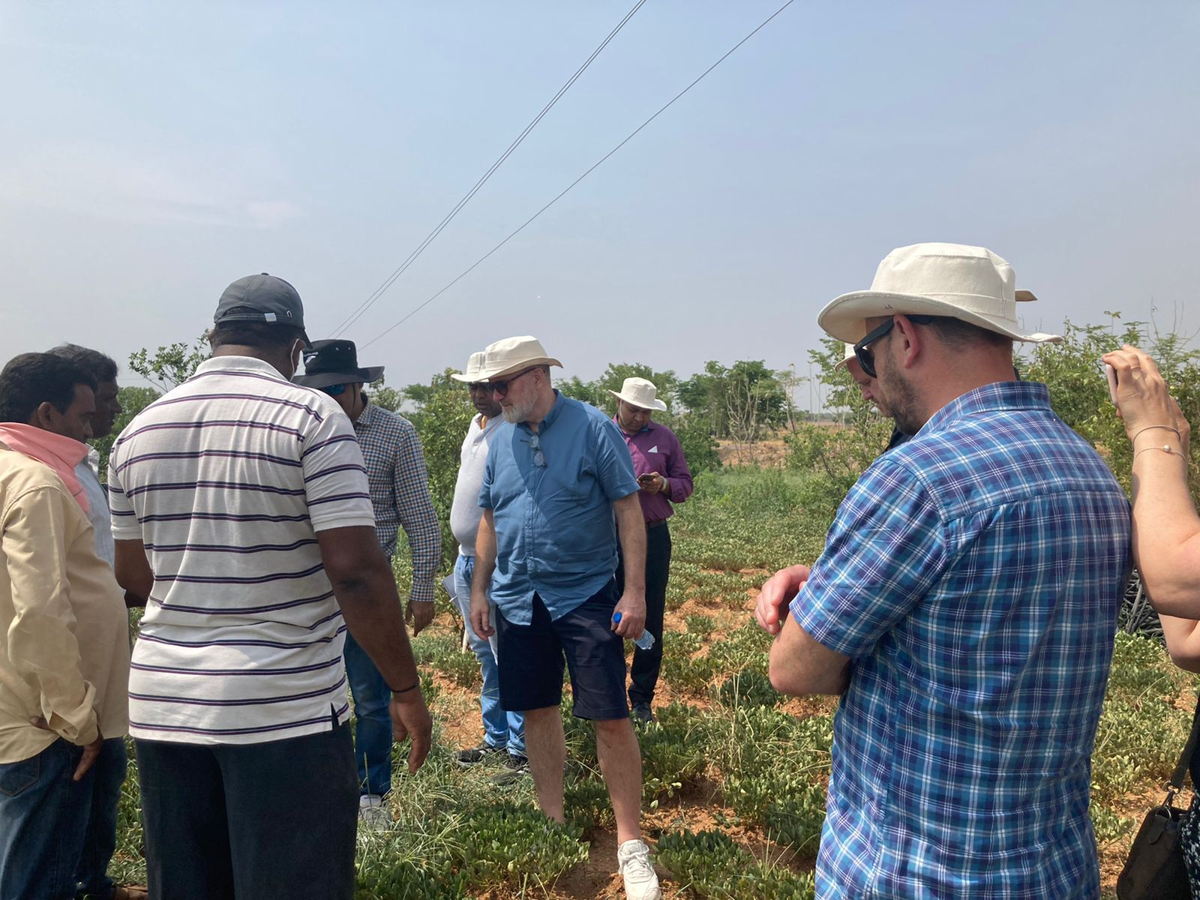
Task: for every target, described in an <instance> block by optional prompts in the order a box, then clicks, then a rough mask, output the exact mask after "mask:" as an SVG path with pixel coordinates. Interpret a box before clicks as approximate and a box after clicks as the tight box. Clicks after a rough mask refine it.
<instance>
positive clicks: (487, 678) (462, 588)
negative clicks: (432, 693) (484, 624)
mask: <svg viewBox="0 0 1200 900" xmlns="http://www.w3.org/2000/svg"><path fill="white" fill-rule="evenodd" d="M474 574H475V557H473V556H461V555H460V556H459V557H458V561H457V562H455V564H454V602H455V603H456V604H457V605H458V608H459V611H460V612H461V613H462V614H463V620H464V621H465V622H466V623H467V642H468V643H469V644H470V645H471V650H472V652H474V654H475V658H476V659H478V660H479V672H480V674H481V675H482V676H483V691H482V692H481V693H480V695H479V706H480V708H481V709H482V711H483V734H484V740H485V741H486V742H487V744H488V746H490V747H507V748H508V752H509V753H513V754H516V755H519V756H524V755H525V715H524V714H523V713H519V712H511V713H510V712H505V711H504V708H503V707H502V706H501V705H500V670H499V668H498V667H497V665H496V646H495V645H496V638H495V637H494V636H493V637H492V638H491V640H488V639H486V638H481V637H480V636H479V635H477V634H476V633H475V629H474V628H472V627H471V578H472V576H474ZM492 610H493V612H492V616H493V619H492V624H493V627H494V626H495V607H494V606H493V607H492Z"/></svg>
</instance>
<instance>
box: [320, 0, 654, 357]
mask: <svg viewBox="0 0 1200 900" xmlns="http://www.w3.org/2000/svg"><path fill="white" fill-rule="evenodd" d="M645 4H646V0H638V2H637V3H635V4H634V5H633V7H632V8H631V9H630V10H629V12H627V13H625V16H624V18H622V19H621V21H620V22H618V23H617V24H616V26H615V27H614V28H613V30H612V31H610V32H609V33H608V35H607V36H606V37H605V38H604V40H602V41H601V42H600V45H599V46H598V47H597V48H596V49H595V50H593V51H592V53H591V55H590V56H589V57H588V58H587V59H585V60H584V61H583V65H581V66H580V67H579V68H578V69H576V70H575V74H574V75H572V76H571V77H570V78H568V79H567V80H566V82H565V83H564V84H563V86H562V87H560V88H559V89H558V91H557V92H556V93H555V95H554V96H553V97H551V98H550V101H549V102H548V103H547V104H546V105H545V106H543V107H542V109H541V112H539V113H538V114H537V115H536V116H534V117H533V121H531V122H530V123H529V124H528V125H526V126H525V128H524V130H523V131H522V132H521V133H520V134H518V135H517V137H516V139H515V140H514V141H513V142H512V143H511V144H509V145H508V149H506V150H505V151H504V152H503V153H501V154H500V156H499V157H498V158H497V159H496V161H495V162H494V163H492V164H491V166H490V167H489V168H488V170H487V171H486V172H484V173H483V175H481V176H480V177H479V180H478V181H476V182H475V184H474V185H472V186H471V189H470V190H469V191H467V193H466V194H465V195H464V196H463V198H462V199H461V200H459V201H458V203H456V204H455V205H454V208H453V209H451V210H450V212H448V213H446V216H445V218H443V219H442V221H440V222H439V223H438V224H437V226H436V227H435V228H434V229H433V231H431V232H429V234H427V235H425V239H424V240H423V241H421V243H420V244H418V245H417V246H416V248H415V249H414V250H413V251H412V252H411V253H409V254H408V256H407V257H406V258H405V260H404V262H402V263H401V264H400V265H399V266H398V267H397V268H396V270H395V271H394V272H392V274H391V275H389V276H388V277H387V278H386V279H385V280H384V282H383V284H381V285H380V286H379V287H377V288H375V290H374V291H372V292H371V295H370V296H369V297H367V299H366V300H365V301H363V303H362V304H361V305H360V306H359V307H358V308H357V309H356V310H354V312H352V313H350V315H349V316H347V317H346V318H345V319H343V320H342V323H341V324H340V325H338V327H337V328H336V329H334V337H340V336H341V335H342V333H343V332H344V331H345V330H346V329H347V328H349V327H350V326H351V325H353V324H354V323H355V322H357V321H358V320H359V319H360V318H362V315H363V313H365V312H366V311H367V310H368V309H370V308H371V307H372V306H373V305H374V304H375V301H377V300H378V299H379V298H380V297H382V296H383V295H384V294H385V293H386V292H387V290H388V288H390V287H391V286H392V285H393V284H395V282H396V279H397V278H399V277H400V276H401V275H403V274H404V273H405V272H406V271H407V270H408V267H409V266H411V265H412V264H413V263H414V262H416V261H417V257H419V256H420V255H421V254H422V253H424V252H425V248H426V247H428V246H429V245H430V244H432V243H433V242H434V240H435V239H436V238H437V236H438V235H439V234H441V233H442V231H443V229H445V227H446V226H447V225H449V224H450V222H451V221H453V219H454V217H455V216H457V215H458V214H459V212H460V211H461V210H462V208H463V207H464V206H466V205H467V204H468V203H470V202H471V198H472V197H474V196H475V195H476V194H477V193H479V189H480V188H482V187H483V186H484V184H486V183H487V180H488V179H489V178H491V177H492V175H493V174H494V173H495V172H496V170H497V169H499V168H500V167H501V166H502V165H504V161H505V160H507V159H508V158H509V156H511V155H512V153H513V151H514V150H516V149H517V147H519V146H520V145H521V142H522V141H524V140H525V138H526V137H528V136H529V133H530V132H531V131H533V129H534V128H536V127H537V125H538V123H539V122H541V121H542V119H543V118H545V116H546V114H547V113H548V112H550V110H551V109H553V108H554V105H555V104H556V103H558V101H559V100H560V99H561V98H562V96H563V94H565V93H566V92H567V91H568V90H570V89H571V86H572V85H573V84H575V82H576V81H578V80H579V77H580V76H581V75H583V73H584V72H585V71H586V70H587V68H588V66H590V65H591V64H592V62H593V61H594V60H595V59H596V57H597V56H599V55H600V53H601V52H602V51H603V50H604V48H605V47H607V46H608V45H609V42H611V41H612V39H613V38H615V37H616V36H617V34H618V32H620V30H621V29H622V28H624V27H625V24H626V23H627V22H628V21H629V20H630V19H632V18H633V16H634V14H635V13H636V12H637V11H638V10H639V9H641V8H642V7H643V6H644V5H645Z"/></svg>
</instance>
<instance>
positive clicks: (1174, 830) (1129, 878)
mask: <svg viewBox="0 0 1200 900" xmlns="http://www.w3.org/2000/svg"><path fill="white" fill-rule="evenodd" d="M1198 743H1200V698H1197V701H1196V711H1195V712H1194V713H1192V732H1191V734H1189V735H1188V739H1187V743H1186V744H1185V745H1184V747H1183V753H1182V754H1181V755H1180V757H1179V763H1178V764H1177V765H1176V766H1175V771H1174V772H1173V773H1172V774H1171V780H1170V781H1169V782H1167V798H1166V800H1164V801H1163V802H1162V804H1161V805H1159V806H1156V807H1154V808H1153V809H1152V810H1150V812H1148V813H1147V814H1146V818H1145V819H1143V820H1142V827H1141V828H1139V829H1138V833H1137V836H1136V837H1134V839H1133V844H1132V845H1131V846H1130V848H1129V858H1128V859H1127V860H1126V862H1125V868H1124V869H1122V870H1121V875H1120V877H1118V878H1117V898H1118V900H1192V893H1191V890H1190V888H1189V887H1188V878H1187V869H1186V868H1185V866H1184V862H1183V850H1182V847H1181V844H1180V830H1181V828H1182V827H1183V822H1184V818H1185V816H1186V814H1187V811H1186V810H1183V809H1179V808H1178V807H1176V806H1175V805H1174V800H1175V795H1176V794H1178V793H1179V792H1180V791H1181V790H1183V780H1184V778H1186V777H1187V774H1188V768H1189V766H1190V765H1191V762H1192V755H1193V754H1194V753H1195V752H1196V746H1197V744H1198ZM1192 787H1193V790H1195V789H1196V785H1194V784H1193V786H1192Z"/></svg>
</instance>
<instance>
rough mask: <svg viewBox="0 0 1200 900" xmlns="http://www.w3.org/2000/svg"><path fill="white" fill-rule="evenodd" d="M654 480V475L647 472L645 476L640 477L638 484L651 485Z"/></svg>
mask: <svg viewBox="0 0 1200 900" xmlns="http://www.w3.org/2000/svg"><path fill="white" fill-rule="evenodd" d="M653 480H654V473H653V472H647V473H646V474H645V475H639V476H638V484H649V483H650V482H652V481H653Z"/></svg>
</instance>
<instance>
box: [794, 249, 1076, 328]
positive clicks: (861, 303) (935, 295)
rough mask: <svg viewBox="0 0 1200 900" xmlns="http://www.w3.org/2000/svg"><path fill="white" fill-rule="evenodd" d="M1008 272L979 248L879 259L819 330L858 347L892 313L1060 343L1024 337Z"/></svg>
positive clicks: (828, 311)
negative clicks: (877, 320) (870, 322)
mask: <svg viewBox="0 0 1200 900" xmlns="http://www.w3.org/2000/svg"><path fill="white" fill-rule="evenodd" d="M1014 281H1015V276H1014V274H1013V269H1012V266H1010V265H1009V264H1008V262H1007V261H1005V260H1003V259H1001V258H1000V257H999V256H997V255H996V254H995V253H993V252H992V251H990V250H987V249H985V248H983V247H968V246H966V245H964V244H913V245H911V246H909V247H899V248H897V249H895V250H893V251H892V252H891V253H889V254H888V255H887V256H885V257H884V258H883V262H881V263H880V264H879V268H878V269H876V271H875V280H874V281H872V282H871V289H870V290H868V291H855V292H853V293H850V294H842V296H840V297H838V298H837V299H836V300H833V301H832V302H830V303H829V305H827V306H826V307H825V308H824V309H823V310H821V314H820V315H819V316H817V324H818V325H820V326H821V328H823V329H824V330H825V331H826V332H827V333H828V334H829V335H831V336H832V337H835V338H837V339H838V340H839V341H857V340H860V339H861V338H862V337H863V335H864V334H865V333H866V324H865V320H867V319H870V318H873V317H876V316H890V315H894V314H895V313H905V314H908V315H925V316H946V317H949V318H952V319H959V320H961V321H963V322H970V323H971V324H972V325H978V326H979V327H980V328H985V329H987V330H988V331H995V332H997V333H998V334H1003V335H1005V336H1006V337H1010V338H1012V339H1013V340H1015V341H1034V342H1037V343H1042V342H1045V341H1061V340H1062V338H1061V337H1060V336H1059V335H1057V334H1043V333H1042V332H1034V333H1032V334H1025V333H1023V332H1022V331H1021V330H1020V324H1019V323H1018V322H1017V300H1018V297H1017V294H1018V293H1020V294H1022V295H1023V296H1022V297H1020V299H1022V300H1026V299H1028V300H1033V299H1035V298H1034V297H1033V295H1032V294H1030V293H1029V292H1028V291H1016V290H1014V288H1013V282H1014Z"/></svg>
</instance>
